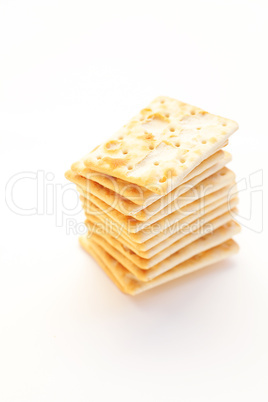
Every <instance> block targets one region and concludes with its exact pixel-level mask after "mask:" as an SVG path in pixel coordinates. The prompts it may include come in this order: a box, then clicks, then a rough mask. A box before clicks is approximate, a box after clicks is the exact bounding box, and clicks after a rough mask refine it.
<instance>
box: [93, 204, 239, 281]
mask: <svg viewBox="0 0 268 402" xmlns="http://www.w3.org/2000/svg"><path fill="white" fill-rule="evenodd" d="M232 212H233V211H232ZM229 221H232V215H231V213H230V212H226V213H225V214H223V215H220V216H219V217H217V218H215V219H212V220H211V221H209V222H208V223H207V224H205V225H203V226H201V227H200V228H199V229H197V230H195V231H192V232H191V233H189V234H187V235H184V236H183V237H182V238H181V239H179V240H177V241H176V242H174V243H173V244H172V245H171V246H168V247H167V248H165V249H164V250H163V251H161V252H159V253H157V254H155V255H154V256H153V257H151V258H149V259H148V258H142V257H140V256H139V255H138V254H136V253H135V252H134V251H132V250H130V249H128V248H127V247H124V245H123V244H122V243H120V241H118V240H117V239H115V238H114V237H112V236H110V235H109V234H107V233H102V234H101V235H98V234H95V233H92V231H91V230H90V232H89V234H88V238H92V239H93V240H94V241H95V242H96V243H98V244H99V245H100V246H102V247H103V248H104V250H106V251H107V252H108V253H109V254H111V255H112V256H113V257H114V258H115V259H118V261H119V262H121V263H123V264H124V265H125V266H126V268H128V266H127V263H126V262H125V261H129V263H130V264H131V265H132V264H133V265H134V266H135V267H138V268H140V269H141V270H148V269H150V268H153V267H154V266H156V265H158V264H160V263H161V264H162V263H163V262H164V260H165V259H168V258H169V259H170V258H171V256H172V255H174V254H178V252H179V251H180V250H181V249H183V248H184V247H186V246H188V245H189V244H191V243H193V242H194V241H196V240H197V239H199V238H201V237H204V236H206V235H208V234H209V233H212V232H213V231H215V230H216V229H218V228H219V227H221V226H223V225H225V224H226V223H228V222H229ZM232 236H233V234H232V235H231V236H230V237H232ZM206 243H207V242H206ZM113 250H115V251H116V254H115V255H114V254H113V252H112V251H113ZM117 253H119V254H120V256H122V258H123V262H122V261H120V257H117ZM124 259H126V260H124ZM130 270H131V269H130ZM134 274H135V272H134Z"/></svg>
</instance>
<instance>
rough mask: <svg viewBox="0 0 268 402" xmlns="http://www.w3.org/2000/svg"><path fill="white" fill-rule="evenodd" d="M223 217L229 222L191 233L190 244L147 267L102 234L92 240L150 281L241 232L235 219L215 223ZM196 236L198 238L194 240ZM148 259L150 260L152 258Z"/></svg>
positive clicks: (129, 268)
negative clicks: (204, 232) (137, 262)
mask: <svg viewBox="0 0 268 402" xmlns="http://www.w3.org/2000/svg"><path fill="white" fill-rule="evenodd" d="M221 219H222V221H225V220H227V223H225V224H223V225H222V226H220V227H218V228H216V229H215V230H214V231H212V232H211V233H208V234H206V235H204V236H201V237H198V235H200V234H199V233H198V232H197V233H195V234H191V235H190V236H189V237H190V238H189V239H188V241H189V242H190V243H189V244H188V245H186V246H185V247H182V248H181V249H179V250H177V251H176V252H174V253H173V254H171V255H169V256H168V257H166V258H165V259H163V260H162V261H160V262H159V263H157V264H155V265H154V266H151V267H147V268H141V267H139V266H138V265H137V264H135V263H134V262H133V261H131V260H130V259H129V258H128V257H126V256H125V255H124V254H122V253H121V252H120V251H118V250H117V249H116V248H115V247H113V246H111V245H110V244H109V243H106V242H105V239H104V238H102V237H101V236H97V235H93V236H92V237H91V239H90V240H91V241H92V242H94V243H97V244H99V245H100V246H101V247H102V248H103V249H104V250H105V251H106V252H108V253H109V254H110V255H111V256H112V257H113V258H115V259H116V260H117V261H119V262H120V263H121V264H122V265H123V266H124V267H125V268H126V269H127V270H128V271H129V272H131V273H132V274H133V275H134V276H135V277H136V278H138V279H140V280H143V281H149V280H152V279H154V278H156V277H157V276H159V275H161V274H163V273H164V272H167V271H169V270H170V269H172V268H174V267H175V266H177V265H178V264H181V263H182V262H184V261H186V260H188V259H189V258H191V257H193V256H194V255H196V254H198V253H201V252H203V251H206V250H208V249H210V248H212V247H216V246H217V245H219V244H221V243H223V242H224V241H227V240H229V239H231V238H232V237H233V236H235V235H236V234H238V233H239V232H240V226H239V225H238V224H237V223H236V222H235V221H232V220H231V221H230V220H229V221H228V219H229V218H228V217H223V218H219V219H218V223H215V227H216V226H217V225H218V224H219V223H220V221H221ZM195 237H196V240H194V239H195ZM191 239H193V242H191ZM147 261H148V262H150V260H147Z"/></svg>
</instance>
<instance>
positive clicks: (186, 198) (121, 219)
mask: <svg viewBox="0 0 268 402" xmlns="http://www.w3.org/2000/svg"><path fill="white" fill-rule="evenodd" d="M234 179H235V175H234V173H233V172H232V171H231V170H229V169H227V168H223V169H221V170H220V171H219V172H217V173H215V174H213V175H212V176H210V177H208V178H207V179H205V180H203V181H201V182H200V183H198V184H197V185H196V186H195V187H194V188H191V189H190V190H189V191H187V192H186V193H185V194H184V195H183V196H179V197H177V198H176V199H175V200H174V201H172V202H171V203H170V204H168V205H167V206H166V207H164V208H163V209H161V210H160V211H159V212H158V213H156V214H154V215H153V216H151V217H149V218H148V219H147V220H146V221H138V220H137V219H135V218H133V217H128V216H126V215H123V214H121V213H120V212H118V211H116V210H115V209H113V207H112V206H110V205H108V204H106V203H105V202H104V201H102V200H100V199H99V198H98V197H95V196H94V195H91V197H90V201H89V200H87V199H86V198H85V197H83V196H81V197H80V199H81V201H82V205H83V207H84V209H85V210H86V211H87V213H89V214H90V206H91V204H92V203H93V204H94V205H95V206H97V207H98V208H99V209H100V210H102V211H103V214H107V215H108V216H109V217H110V218H111V219H112V220H114V221H115V222H118V223H120V224H123V225H124V227H125V228H126V230H127V231H128V232H131V233H137V232H139V231H140V230H142V229H145V228H146V227H148V226H150V225H152V224H154V223H155V222H158V221H159V220H160V219H163V218H164V217H167V216H168V215H170V214H172V213H173V212H175V211H178V210H180V209H182V208H183V207H184V206H186V205H188V204H190V203H192V202H194V201H195V200H198V199H200V198H202V197H203V196H204V195H209V194H211V193H213V192H215V191H217V190H219V189H221V188H223V187H225V186H227V185H228V184H230V183H232V182H233V181H234ZM92 213H93V214H94V213H95V212H94V211H92Z"/></svg>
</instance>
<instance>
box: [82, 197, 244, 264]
mask: <svg viewBox="0 0 268 402" xmlns="http://www.w3.org/2000/svg"><path fill="white" fill-rule="evenodd" d="M237 204H238V198H234V199H233V200H232V201H231V202H230V203H226V202H225V203H224V204H222V205H221V206H219V207H218V208H215V209H214V210H212V211H211V212H209V213H206V214H204V215H203V216H201V218H199V219H196V220H193V222H192V224H191V222H190V223H188V224H187V223H185V224H183V223H182V224H181V225H179V227H178V228H177V231H176V232H175V233H172V234H171V235H170V236H169V237H168V238H166V239H164V240H162V241H160V242H158V244H156V245H155V246H154V247H152V248H150V249H149V250H147V251H141V250H140V249H139V247H137V246H139V245H137V243H136V244H135V243H133V242H129V241H128V240H126V239H125V238H124V237H122V236H117V233H115V232H113V231H112V230H107V228H106V227H103V225H101V221H97V224H96V221H95V222H92V221H90V220H89V219H87V220H86V222H85V224H86V227H87V229H88V237H90V236H91V234H94V233H95V234H97V235H99V236H102V237H105V238H106V240H107V241H108V242H109V243H110V244H111V245H112V246H113V247H115V248H117V249H118V250H119V251H121V252H122V253H123V254H124V255H125V256H127V257H128V258H129V259H131V260H132V261H133V262H134V263H136V264H137V265H139V262H138V261H139V259H141V260H144V259H147V260H148V259H152V260H153V257H154V256H156V255H157V257H158V258H159V255H160V254H162V252H163V251H164V252H165V253H166V254H167V253H170V249H171V247H174V246H175V247H176V244H178V243H179V242H180V241H182V243H181V244H184V241H185V239H184V238H185V237H188V236H189V235H190V234H191V233H193V232H196V231H198V230H204V227H205V228H206V229H207V230H208V231H209V230H210V229H211V228H212V225H210V223H211V221H214V220H215V219H216V218H219V217H222V216H224V215H225V216H226V218H227V217H228V218H229V219H232V218H233V217H234V215H235V214H236V213H237V210H236V209H235V206H236V205H237ZM226 214H227V215H226ZM224 223H225V222H224ZM150 263H151V261H150ZM141 267H143V265H141Z"/></svg>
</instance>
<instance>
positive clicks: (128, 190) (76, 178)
mask: <svg viewBox="0 0 268 402" xmlns="http://www.w3.org/2000/svg"><path fill="white" fill-rule="evenodd" d="M224 158H225V159H226V160H227V159H231V155H230V154H229V153H228V152H226V151H222V150H219V151H217V152H215V153H214V154H213V155H211V156H210V157H209V158H207V159H205V160H204V161H203V162H201V163H200V164H199V165H198V166H196V167H195V168H194V169H193V170H192V172H191V173H189V174H188V175H187V176H186V177H185V178H184V179H183V180H182V182H181V183H180V184H183V183H185V182H186V181H189V180H191V179H192V178H193V177H195V176H197V175H199V174H201V173H202V172H203V171H205V170H207V169H209V168H210V167H212V166H213V165H215V164H216V163H219V162H221V161H222V159H224ZM226 163H228V162H227V161H226ZM72 168H73V170H69V171H67V172H66V173H65V177H66V178H67V179H68V180H70V181H72V182H74V183H76V184H78V185H79V186H80V187H81V188H83V189H84V190H85V191H89V190H88V186H89V187H90V184H88V183H90V182H91V181H94V182H96V183H97V184H100V185H102V186H103V187H106V188H108V189H109V190H112V191H114V192H115V193H117V194H119V195H121V196H122V197H123V199H127V200H129V201H131V202H132V203H133V204H134V205H132V204H130V205H132V206H133V209H134V208H135V204H136V205H140V206H141V207H143V206H144V205H145V206H148V205H150V203H152V202H154V201H156V200H158V199H159V198H160V197H161V195H159V194H155V193H153V192H152V191H150V190H148V189H146V188H145V187H140V186H137V185H136V184H132V183H129V182H126V181H124V180H120V179H118V178H116V177H112V176H109V175H106V174H104V173H98V172H95V171H93V170H91V169H88V172H87V173H85V170H84V171H83V163H82V162H77V163H75V164H73V165H72ZM82 172H83V173H84V177H83V175H82ZM86 179H90V182H88V181H87V180H86ZM126 208H127V206H126Z"/></svg>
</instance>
